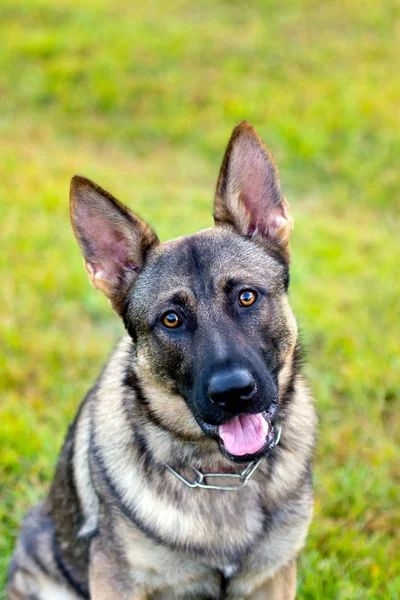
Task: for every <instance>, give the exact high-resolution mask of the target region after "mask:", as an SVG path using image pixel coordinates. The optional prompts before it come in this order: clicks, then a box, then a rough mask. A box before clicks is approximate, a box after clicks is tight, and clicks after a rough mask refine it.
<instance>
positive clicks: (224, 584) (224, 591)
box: [218, 571, 229, 600]
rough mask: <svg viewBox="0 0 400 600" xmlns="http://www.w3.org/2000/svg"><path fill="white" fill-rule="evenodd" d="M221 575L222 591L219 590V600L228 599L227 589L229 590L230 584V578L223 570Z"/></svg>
mask: <svg viewBox="0 0 400 600" xmlns="http://www.w3.org/2000/svg"><path fill="white" fill-rule="evenodd" d="M220 576H221V581H220V584H219V585H220V592H219V598H218V600H226V598H227V591H228V584H229V578H228V577H225V575H224V573H223V572H222V571H221V572H220Z"/></svg>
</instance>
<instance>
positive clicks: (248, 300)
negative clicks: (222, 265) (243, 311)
mask: <svg viewBox="0 0 400 600" xmlns="http://www.w3.org/2000/svg"><path fill="white" fill-rule="evenodd" d="M256 300H257V294H256V293H255V292H251V291H250V290H244V292H240V294H239V304H240V306H245V307H247V306H251V305H252V304H254V302H255V301H256Z"/></svg>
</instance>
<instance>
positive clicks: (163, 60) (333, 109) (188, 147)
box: [0, 0, 400, 600]
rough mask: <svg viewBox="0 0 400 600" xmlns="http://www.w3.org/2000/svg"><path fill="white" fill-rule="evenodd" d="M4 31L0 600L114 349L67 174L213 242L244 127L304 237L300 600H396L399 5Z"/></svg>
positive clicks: (24, 13)
mask: <svg viewBox="0 0 400 600" xmlns="http://www.w3.org/2000/svg"><path fill="white" fill-rule="evenodd" d="M0 31H1V38H0V39H1V52H0V101H1V112H0V140H1V143H0V171H1V180H0V214H1V229H0V231H1V234H0V235H1V238H2V251H1V254H0V271H1V297H2V302H1V304H0V327H1V356H0V361H1V378H0V390H1V396H0V398H1V399H0V499H1V500H0V528H1V531H0V568H1V571H0V573H1V574H0V589H2V587H3V585H2V582H3V577H4V574H5V569H6V565H7V562H8V559H9V556H10V553H11V551H12V547H13V543H14V539H15V536H16V534H17V531H18V526H19V523H20V520H21V518H22V516H23V514H24V512H25V511H26V509H27V508H28V507H29V506H31V505H32V504H33V503H34V502H36V501H37V500H38V499H39V498H41V497H42V496H43V494H44V493H45V490H46V489H47V487H48V484H49V480H50V479H51V476H52V473H53V469H54V465H55V462H56V459H57V453H58V451H59V448H60V444H61V443H62V439H63V437H64V434H65V431H66V427H67V424H68V423H69V421H70V420H71V418H72V417H73V415H74V412H75V410H76V408H77V406H78V403H79V402H80V399H81V398H82V396H83V395H84V393H85V391H86V390H87V388H88V387H89V386H90V385H91V383H92V382H93V381H94V379H95V377H96V375H97V373H98V371H99V369H100V366H101V365H102V363H103V362H104V361H105V360H106V357H107V356H108V354H109V352H110V349H111V348H112V346H113V343H114V341H115V340H116V339H117V337H118V336H119V335H121V333H122V327H121V326H120V325H119V323H118V321H117V319H116V318H115V317H114V316H113V314H112V313H111V310H110V309H109V307H108V305H107V302H106V301H105V299H104V298H103V297H102V296H101V295H100V294H98V293H97V292H96V291H95V290H93V289H92V288H91V287H90V285H89V284H88V282H87V279H86V274H85V271H84V268H83V266H82V260H81V256H80V253H79V250H78V247H77V244H76V242H75V240H74V237H73V234H72V231H71V228H70V224H69V216H68V188H69V180H70V178H71V176H72V175H73V174H74V173H81V174H85V175H87V176H89V177H90V178H92V179H94V180H95V181H97V182H98V183H99V184H100V185H102V186H103V187H105V188H106V189H108V190H110V191H111V192H112V193H114V194H115V195H116V196H117V197H119V198H120V199H121V200H123V201H125V202H127V203H128V204H129V205H130V206H131V207H132V208H133V209H134V210H136V211H138V212H139V213H140V214H142V215H143V216H144V217H145V218H146V219H148V220H149V221H150V222H151V223H152V224H153V225H155V227H156V229H157V231H158V233H159V235H160V237H161V238H162V239H167V238H169V237H173V236H177V235H181V234H186V233H190V232H193V231H196V230H198V229H200V228H203V227H207V226H210V224H211V222H212V221H211V200H212V196H213V191H214V185H215V181H216V177H217V174H218V170H219V166H220V161H221V159H222V154H223V151H224V148H225V145H226V143H227V140H228V138H229V135H230V133H231V130H232V128H233V127H234V125H235V124H236V123H237V122H238V121H240V120H242V119H247V120H248V121H250V122H251V123H252V124H253V125H254V126H255V127H256V129H257V130H258V131H259V132H260V134H261V135H262V137H263V138H264V139H265V141H266V143H267V145H268V146H269V147H270V149H271V151H272V152H273V154H274V155H275V157H276V159H277V162H278V165H279V168H280V172H281V178H282V183H283V188H284V192H285V194H286V197H287V198H288V200H289V202H290V204H291V207H292V213H293V214H294V217H295V220H296V227H295V230H294V234H293V269H292V287H291V298H292V303H293V305H294V308H295V311H296V313H297V315H298V319H299V323H300V326H301V328H302V329H303V331H304V335H305V340H306V342H307V346H308V362H309V366H308V369H307V370H308V375H309V379H310V381H311V385H312V388H313V390H314V394H315V398H316V401H317V406H318V409H319V412H320V418H321V423H320V439H319V444H318V449H317V455H316V465H315V491H316V510H315V518H314V521H313V524H312V528H311V532H310V536H309V538H308V543H307V547H306V549H305V551H304V552H303V554H302V556H301V560H300V571H299V592H298V598H300V599H303V600H306V599H307V600H311V599H318V600H319V599H320V600H327V599H338V600H347V599H349V600H350V599H351V600H355V599H363V600H364V599H372V598H379V599H391V600H395V599H398V598H400V577H399V564H400V544H399V537H398V536H399V526H400V511H399V505H400V502H399V501H400V497H399V495H400V493H399V489H400V486H399V480H400V461H399V450H400V448H399V445H400V427H399V419H398V411H399V408H400V393H399V371H400V359H399V340H400V325H399V316H400V315H399V313H400V310H399V297H400V272H399V257H400V236H399V227H400V202H399V184H400V178H399V155H400V138H399V127H400V79H399V66H398V63H399V55H400V4H399V2H398V1H390V0H385V1H384V2H382V3H378V2H376V1H375V0H364V1H361V0H339V1H338V2H334V3H333V2H328V3H327V2H325V3H324V2H320V1H317V0H305V1H300V0H289V1H286V2H275V1H273V0H268V1H265V2H261V1H259V2H256V1H255V0H248V1H247V2H246V3H242V2H239V1H236V0H230V1H226V2H223V1H216V0H214V1H207V0H205V1H201V2H194V1H185V0H171V1H170V2H169V3H168V4H166V3H165V2H159V1H158V0H157V1H156V0H155V1H153V2H151V3H150V2H147V1H142V2H140V3H134V2H128V1H127V0H114V1H113V2H112V3H110V2H107V1H105V0H86V1H85V2H84V3H81V2H78V1H77V0H58V1H57V3H52V2H50V1H48V0H46V1H45V0H26V2H24V3H22V2H15V1H14V0H2V2H1V4H0ZM0 596H1V592H0ZM2 597H3V596H2Z"/></svg>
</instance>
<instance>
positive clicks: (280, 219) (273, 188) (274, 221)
mask: <svg viewBox="0 0 400 600" xmlns="http://www.w3.org/2000/svg"><path fill="white" fill-rule="evenodd" d="M277 177H278V176H277V173H276V172H275V168H274V166H273V164H272V163H271V161H270V159H269V157H266V156H264V152H263V150H262V149H261V148H259V147H256V148H254V147H252V148H251V149H248V156H247V160H246V161H245V162H244V164H243V166H242V170H241V173H239V185H240V200H241V202H242V204H243V206H244V208H245V210H246V213H247V214H248V215H249V217H250V221H249V226H248V231H247V234H248V235H249V236H251V235H254V234H255V233H257V232H259V233H261V234H262V235H270V236H271V235H274V233H275V232H276V231H278V230H279V229H281V227H282V226H283V225H284V223H285V221H286V214H285V210H284V206H283V204H282V203H281V191H280V186H279V182H278V178H277Z"/></svg>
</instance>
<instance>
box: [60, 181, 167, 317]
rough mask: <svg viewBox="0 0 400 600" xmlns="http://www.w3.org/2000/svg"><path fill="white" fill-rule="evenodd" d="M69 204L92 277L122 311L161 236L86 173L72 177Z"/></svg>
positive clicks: (73, 223) (92, 280) (95, 284)
mask: <svg viewBox="0 0 400 600" xmlns="http://www.w3.org/2000/svg"><path fill="white" fill-rule="evenodd" d="M70 207H71V221H72V227H73V230H74V233H75V236H76V238H77V240H78V242H79V245H80V247H81V250H82V253H83V256H84V259H85V267H86V270H87V272H88V274H89V280H90V282H91V284H92V285H93V286H94V287H95V288H97V289H98V290H100V291H102V292H103V293H104V294H105V295H106V296H107V297H108V299H109V300H110V304H111V306H112V307H113V308H114V310H115V311H116V312H117V313H118V314H119V315H122V313H123V308H124V302H125V300H126V297H127V294H128V292H129V290H130V289H131V287H132V286H133V284H134V283H135V281H136V278H137V277H138V275H139V273H140V271H141V270H142V269H143V267H144V264H145V261H146V256H147V254H148V252H149V250H150V249H151V248H152V247H154V246H156V245H157V244H158V243H159V240H158V237H157V236H156V234H155V233H154V231H153V230H152V229H151V228H150V227H149V226H148V225H147V223H145V222H144V221H143V220H142V219H141V218H140V217H138V216H137V215H135V214H134V213H133V212H131V211H130V210H129V208H128V207H127V206H124V205H123V204H122V203H121V202H119V200H117V199H116V198H114V197H113V196H112V195H111V194H109V193H108V192H106V191H105V190H103V189H102V188H101V187H100V186H98V185H96V184H95V183H93V181H90V179H86V177H81V176H80V175H75V177H73V178H72V181H71V194H70Z"/></svg>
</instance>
